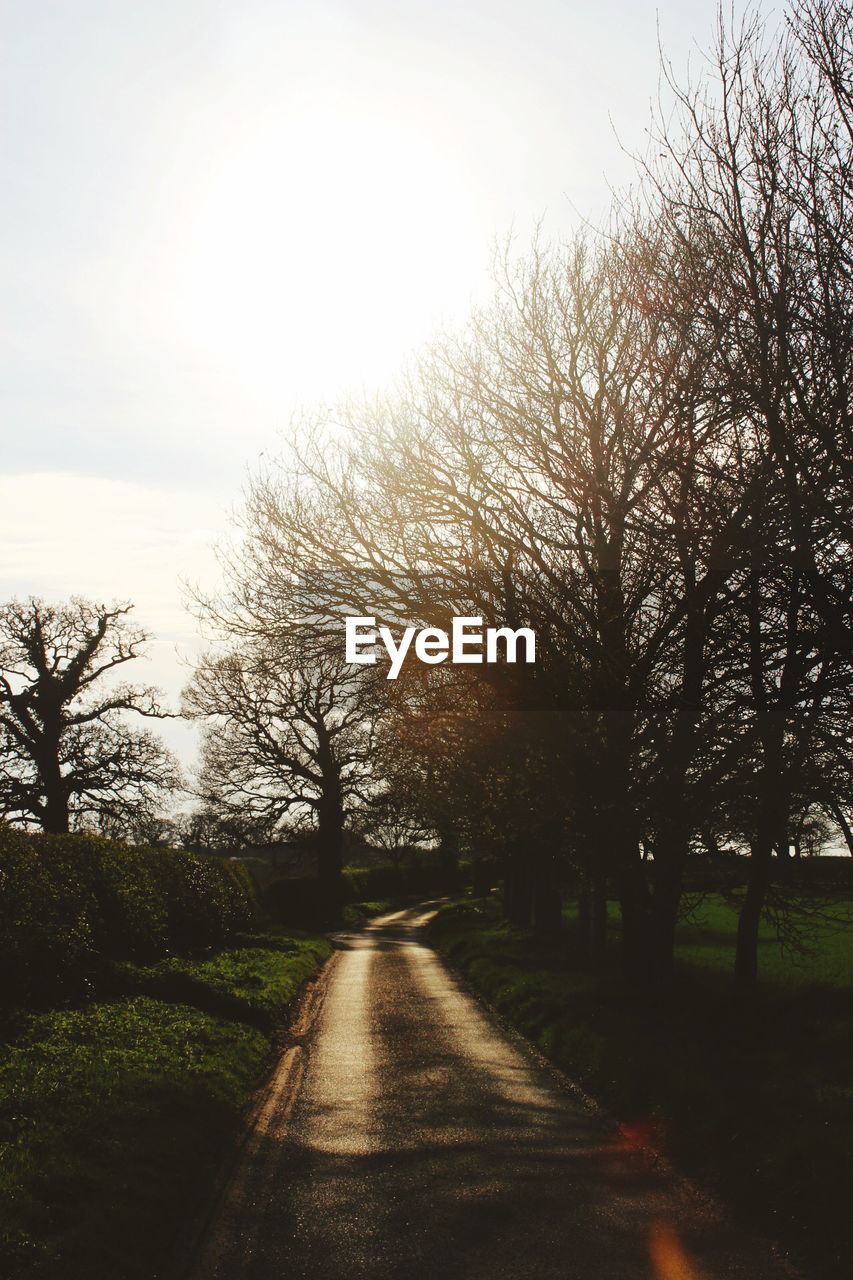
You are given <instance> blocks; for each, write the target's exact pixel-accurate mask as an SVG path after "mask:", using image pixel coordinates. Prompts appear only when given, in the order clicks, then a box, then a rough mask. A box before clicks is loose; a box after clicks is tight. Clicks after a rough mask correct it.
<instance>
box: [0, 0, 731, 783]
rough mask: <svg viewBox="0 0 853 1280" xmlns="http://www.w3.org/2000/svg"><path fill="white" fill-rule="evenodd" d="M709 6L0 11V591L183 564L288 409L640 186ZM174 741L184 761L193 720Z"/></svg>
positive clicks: (117, 592)
mask: <svg viewBox="0 0 853 1280" xmlns="http://www.w3.org/2000/svg"><path fill="white" fill-rule="evenodd" d="M713 17H714V0H659V3H657V4H655V3H654V0H596V3H594V4H592V3H586V4H580V3H572V2H571V0H526V2H525V3H523V4H522V3H519V2H518V0H516V2H515V3H508V0H469V2H468V3H460V0H455V3H453V4H451V3H447V2H446V0H430V2H429V3H426V2H424V0H402V2H401V0H396V2H394V3H392V2H391V0H340V2H339V3H337V4H328V3H322V2H317V0H146V3H144V4H134V3H130V2H129V0H125V2H124V3H121V4H119V3H116V2H115V0H74V3H73V4H71V3H69V0H0V182H1V183H2V187H1V188H0V281H2V283H1V284H0V424H1V427H0V429H2V441H3V461H2V470H3V475H2V476H0V599H7V598H8V597H9V596H11V595H13V594H15V595H28V594H30V593H33V594H39V595H45V596H48V597H50V598H62V597H65V596H68V595H70V594H84V595H89V596H94V597H98V598H106V599H112V598H115V597H121V598H130V599H132V600H134V601H135V602H136V605H137V610H136V613H137V618H138V620H139V621H140V622H142V623H143V624H145V625H146V626H148V627H149V628H150V629H152V630H154V631H155V632H156V634H157V636H158V641H157V645H156V647H155V652H154V660H153V664H152V667H151V668H150V669H149V670H147V671H143V670H142V669H141V668H140V671H139V676H140V678H145V679H151V678H154V679H156V680H158V681H159V682H160V683H161V685H162V686H163V687H164V688H165V689H166V690H167V691H168V692H169V694H170V695H172V696H173V697H176V696H177V693H178V691H179V690H180V687H181V685H182V684H183V682H184V681H185V679H186V669H185V667H183V666H182V665H181V663H180V661H179V658H178V656H177V654H176V646H177V648H178V649H180V650H181V651H183V652H184V653H185V654H186V653H191V652H192V651H193V650H194V649H196V648H197V646H198V640H197V637H196V635H195V624H194V622H193V621H192V619H191V618H190V617H189V616H188V615H187V613H186V612H185V610H184V608H183V605H182V592H181V588H180V584H179V579H180V578H188V579H191V580H196V579H200V580H202V581H207V582H208V583H210V582H212V581H214V561H213V556H212V552H211V547H212V545H213V544H214V543H215V542H216V540H217V539H218V538H219V537H221V535H222V533H223V532H224V530H225V528H226V525H227V511H228V509H229V508H230V507H232V506H234V505H235V504H238V503H239V499H240V491H241V485H242V482H243V478H244V476H245V474H246V469H247V467H249V468H251V466H252V465H253V461H254V460H255V459H257V457H258V455H259V453H260V452H261V450H265V449H267V450H268V449H273V450H274V449H275V447H276V442H275V433H276V431H277V430H280V429H281V428H283V427H285V426H286V424H287V422H288V420H289V418H290V416H291V414H292V413H293V412H294V411H295V410H297V409H298V408H299V407H300V406H303V405H304V406H309V407H310V406H311V405H312V404H315V403H317V402H318V401H321V400H328V399H331V398H334V397H335V396H336V395H338V394H340V393H341V392H343V391H346V390H347V389H357V388H360V387H362V386H372V385H376V384H378V383H381V382H382V381H383V380H387V379H389V378H391V377H392V376H393V374H394V371H395V369H396V368H397V367H398V366H399V365H400V364H401V362H402V361H403V360H404V359H405V357H406V355H407V353H408V352H409V351H410V350H412V348H414V347H416V346H417V345H418V344H419V343H421V342H422V341H424V340H425V339H426V338H428V336H429V335H430V333H431V332H432V331H434V329H435V328H436V327H437V326H438V325H439V324H441V323H445V324H453V323H455V322H457V321H459V320H460V319H461V318H462V317H463V316H464V314H465V312H466V310H467V308H468V306H469V304H470V302H471V300H472V299H473V298H476V297H477V296H478V295H481V294H482V292H483V289H484V287H485V281H486V271H487V267H488V263H489V259H490V254H491V247H492V245H493V243H494V241H495V239H496V238H502V237H504V236H505V235H506V234H507V233H508V232H509V230H510V229H511V228H514V229H515V232H516V235H517V238H518V241H519V243H521V244H523V243H524V242H525V240H526V239H527V238H529V235H530V232H531V229H532V227H533V225H534V224H535V222H536V221H537V220H538V219H540V218H542V217H543V216H544V218H545V225H546V229H547V231H548V232H550V233H551V234H559V233H560V231H562V230H566V229H567V228H569V227H570V226H571V225H572V224H573V223H575V222H577V220H578V219H579V217H580V216H581V215H585V216H589V217H592V218H595V217H597V216H598V215H599V214H600V213H601V212H602V210H603V209H604V208H605V207H606V204H607V200H608V182H609V183H611V184H612V185H614V186H617V187H619V186H622V185H624V184H625V183H626V182H628V181H629V180H630V175H631V164H630V161H629V160H628V159H627V158H626V156H625V155H624V153H623V151H622V150H621V149H620V143H619V141H617V138H616V136H615V134H614V129H615V130H616V131H617V132H618V135H619V137H620V138H621V140H622V143H623V144H624V145H625V146H627V147H629V148H639V147H642V145H643V136H644V128H645V126H646V124H647V122H648V116H649V108H650V102H651V99H652V98H653V97H654V96H655V94H656V92H657V82H658V72H657V63H658V48H657V41H658V24H659V27H660V33H661V39H662V42H663V44H664V47H665V49H666V52H667V54H668V55H669V57H670V59H671V60H672V61H673V63H674V65H675V66H676V67H677V68H680V69H682V68H685V67H686V65H687V59H688V56H690V55H691V50H692V58H693V60H694V62H695V60H696V58H697V54H696V49H695V43H696V42H697V41H698V42H699V43H700V44H705V43H707V39H708V36H709V33H710V31H711V27H712V24H713ZM164 732H165V733H166V736H167V737H168V738H169V740H170V741H171V743H172V744H173V745H175V746H176V747H177V748H178V749H179V751H180V753H181V754H182V756H183V757H184V759H190V758H191V757H192V754H193V742H194V731H193V730H192V729H191V728H188V727H186V726H180V725H178V724H168V725H167V726H166V727H165V729H164Z"/></svg>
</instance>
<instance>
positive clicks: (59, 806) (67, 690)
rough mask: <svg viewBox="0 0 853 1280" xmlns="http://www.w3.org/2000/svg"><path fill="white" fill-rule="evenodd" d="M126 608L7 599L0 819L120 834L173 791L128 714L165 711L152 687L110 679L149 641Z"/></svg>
mask: <svg viewBox="0 0 853 1280" xmlns="http://www.w3.org/2000/svg"><path fill="white" fill-rule="evenodd" d="M131 608H132V606H131V605H129V604H122V605H115V606H113V607H107V606H106V605H103V604H96V603H93V602H91V601H87V600H82V599H76V598H75V599H72V600H71V601H69V602H68V603H67V604H61V605H50V604H46V603H45V602H44V601H43V600H37V599H30V600H27V601H23V602H22V601H17V600H13V601H11V602H10V603H9V604H6V605H4V606H3V607H2V609H0V812H2V814H3V815H4V816H6V817H9V818H12V819H16V820H19V821H23V822H25V823H31V824H37V825H39V826H41V827H43V828H44V830H45V831H54V832H63V831H67V830H68V829H69V826H71V825H74V826H77V827H79V826H85V825H87V824H93V825H95V826H101V827H106V826H110V828H111V829H112V830H123V831H124V830H128V829H129V828H130V827H132V826H133V824H134V823H135V822H137V821H138V820H139V819H140V818H141V817H142V816H144V815H146V814H150V813H151V812H153V810H154V809H155V808H156V807H157V806H158V804H159V803H161V801H162V798H163V796H164V793H167V792H169V791H170V790H174V789H175V788H177V787H178V786H179V785H180V775H179V771H178V768H177V764H176V762H175V760H174V759H173V757H172V756H171V754H170V753H169V752H168V751H167V750H166V748H165V747H164V746H163V744H162V742H161V741H160V740H159V739H158V738H157V737H155V736H154V735H153V734H151V733H148V732H145V731H139V730H134V729H132V728H131V727H130V725H129V723H128V719H127V716H128V714H129V713H133V714H135V715H141V716H144V717H154V718H158V719H159V718H162V717H164V716H165V715H167V714H168V713H167V712H165V711H164V710H163V709H162V707H161V704H160V700H159V694H158V691H157V690H156V689H154V688H151V687H147V686H142V685H132V684H128V683H117V682H115V681H113V680H111V679H110V675H111V673H114V672H116V671H117V670H118V669H120V668H122V667H123V666H124V665H125V664H126V663H128V662H131V661H133V660H134V659H135V658H138V657H140V656H141V655H142V654H143V653H144V651H145V645H146V642H147V641H148V640H149V638H150V637H149V636H148V635H147V633H146V632H145V631H143V630H142V629H141V628H140V627H138V626H135V625H134V624H132V623H131V622H129V621H128V614H129V612H130V610H131Z"/></svg>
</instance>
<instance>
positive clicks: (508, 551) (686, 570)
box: [188, 0, 853, 982]
mask: <svg viewBox="0 0 853 1280" xmlns="http://www.w3.org/2000/svg"><path fill="white" fill-rule="evenodd" d="M851 49H853V43H851V14H850V9H849V7H848V6H846V5H839V4H829V3H823V2H822V0H814V2H813V3H812V0H804V2H803V3H800V4H799V5H797V6H795V8H794V9H793V10H792V12H791V13H790V14H789V17H788V21H787V25H786V28H785V30H784V31H783V33H782V34H781V35H779V36H776V35H773V36H768V35H767V33H766V31H765V30H764V28H763V27H762V26H761V24H760V23H759V22H758V20H757V19H755V20H748V21H747V22H746V23H745V25H743V26H741V27H738V28H737V29H732V28H731V27H730V26H727V25H726V23H725V22H723V21H722V19H721V21H720V24H719V29H718V33H717V43H716V48H715V52H714V57H713V59H712V60H711V64H710V69H709V71H708V72H707V73H706V74H705V75H704V76H703V78H702V79H701V81H700V82H699V84H697V85H696V86H694V87H691V88H687V89H681V88H679V86H678V85H677V84H675V83H674V81H672V80H671V79H670V89H671V91H672V95H673V96H674V99H675V102H676V104H677V110H676V112H675V114H674V116H673V115H671V114H670V115H667V118H666V120H665V121H661V122H660V123H659V126H658V128H657V132H656V136H655V137H654V139H653V143H652V146H651V148H650V154H651V155H653V156H654V161H653V163H644V164H643V165H642V181H641V184H640V187H639V194H638V195H637V196H636V197H635V198H634V199H633V200H632V201H631V202H628V203H622V204H620V205H619V206H618V207H617V208H616V209H615V211H614V215H613V220H612V223H611V225H610V226H609V227H608V228H607V229H606V230H605V231H602V232H600V233H596V234H592V233H586V234H584V235H581V236H578V237H576V238H575V239H574V240H573V241H571V242H570V243H569V244H568V245H566V246H563V247H562V248H560V249H552V248H547V247H544V246H542V245H541V244H535V245H534V247H533V249H532V251H531V252H530V254H529V255H527V256H526V257H525V258H524V259H523V260H521V261H518V260H513V259H511V257H510V256H509V255H508V254H507V255H504V257H503V258H502V259H501V260H500V261H499V263H498V270H497V275H496V283H497V289H496V294H495V298H494V301H493V303H492V305H491V306H489V307H487V308H485V309H484V310H482V311H480V312H479V313H478V314H476V315H475V316H474V318H473V320H472V322H471V324H470V326H469V327H468V329H467V330H466V332H465V333H464V334H463V335H462V336H461V337H458V338H453V339H450V340H447V341H444V342H442V343H439V344H437V345H436V346H435V347H433V348H432V349H431V350H430V351H429V352H428V353H427V354H426V355H425V356H424V357H423V358H422V360H421V361H420V362H419V364H418V365H417V367H416V368H415V369H414V370H413V371H412V373H411V374H410V376H409V378H408V380H407V381H406V382H405V383H404V385H403V386H402V387H401V388H400V389H399V390H398V391H397V392H395V394H394V395H393V396H390V397H387V398H381V399H377V400H376V401H373V402H371V403H367V404H364V403H359V404H355V405H350V406H347V407H345V408H344V409H342V410H341V411H339V412H337V413H336V414H335V415H334V416H333V417H324V418H322V419H319V420H316V421H313V422H310V423H300V424H299V425H298V428H297V429H296V431H295V432H294V441H295V443H294V445H293V447H292V449H291V450H290V451H289V452H288V454H287V455H286V456H285V457H284V458H283V459H282V460H281V461H280V463H278V464H277V465H276V466H274V467H271V468H269V469H268V470H267V471H266V472H265V473H264V474H262V475H259V476H258V477H257V478H256V479H255V481H254V484H253V486H252V489H251V492H250V494H249V498H248V503H247V507H246V512H245V520H244V525H243V528H242V530H241V531H240V537H239V538H238V539H237V540H236V542H235V549H234V550H233V552H232V553H231V555H230V556H229V557H228V558H227V559H226V573H227V578H228V584H229V585H228V590H227V591H226V592H225V593H224V595H223V596H222V597H221V598H219V599H218V600H216V601H205V602H201V603H202V609H203V612H204V613H205V614H206V616H207V617H208V619H209V620H213V621H215V622H216V623H218V624H219V626H220V627H221V630H222V633H223V636H224V638H225V639H226V640H228V641H229V642H230V644H231V646H232V647H231V650H230V652H229V653H228V655H227V656H226V657H221V656H220V657H218V658H215V659H211V660H210V662H209V663H207V664H205V665H204V666H203V667H202V668H201V669H200V670H199V672H198V673H197V676H196V679H195V682H194V684H193V687H192V689H191V690H190V694H189V700H188V706H189V709H190V711H191V712H193V713H194V714H205V715H209V714H212V713H216V714H218V715H219V716H220V717H221V719H220V721H219V728H218V729H217V730H216V731H215V732H214V734H213V736H212V737H211V739H210V745H209V749H208V754H207V765H208V768H209V771H210V775H211V781H212V783H213V785H214V786H216V787H218V788H222V787H226V788H227V787H231V788H233V789H234V796H235V799H236V798H239V801H240V803H245V802H247V801H248V802H249V803H251V804H255V805H260V806H264V805H269V806H272V807H273V808H274V809H277V811H279V812H283V811H285V810H287V809H288V808H290V807H293V806H296V807H299V806H300V805H305V804H308V805H310V806H311V807H312V808H313V809H314V811H315V812H316V814H317V820H318V825H319V827H320V830H321V831H322V832H324V833H325V835H324V846H325V848H326V849H327V857H328V868H329V871H328V874H329V876H330V877H332V878H333V876H334V869H335V866H336V863H337V859H338V857H339V855H338V853H337V852H336V849H338V848H339V840H340V832H341V829H342V825H343V820H344V819H343V815H344V814H345V813H346V812H347V810H348V808H349V809H353V808H364V806H365V805H367V806H368V808H369V807H370V804H371V803H373V802H376V800H377V798H378V797H380V796H385V797H392V796H396V797H398V799H399V800H401V801H402V802H403V803H404V805H406V806H408V807H409V808H410V809H413V810H414V813H415V816H414V821H415V824H416V825H417V824H418V822H420V824H421V825H422V826H423V827H424V828H427V829H430V830H432V831H433V832H434V833H440V835H441V838H442V839H443V841H444V842H446V843H449V844H450V845H453V843H454V842H455V843H457V844H458V843H460V842H461V843H464V844H466V845H467V846H468V847H469V848H470V849H471V850H472V851H477V852H483V851H484V850H489V851H491V852H492V853H493V854H494V855H495V856H496V857H498V858H499V859H500V862H501V865H502V869H503V874H504V882H505V886H506V909H507V913H508V914H509V915H510V916H511V918H513V919H515V920H518V921H520V922H523V923H525V924H532V925H533V926H535V927H541V928H549V927H553V924H554V921H555V916H556V913H557V909H558V903H559V891H560V889H561V887H563V886H564V885H565V884H566V883H567V881H568V879H569V878H570V876H575V877H580V880H581V882H582V886H583V902H584V912H583V919H584V921H585V927H586V928H587V930H588V945H589V948H590V950H591V951H592V952H595V951H596V950H597V949H599V948H600V946H601V936H602V925H603V920H604V904H605V897H606V894H607V892H608V891H609V890H611V891H612V890H615V892H616V893H617V895H618V897H619V901H620V904H621V911H622V921H623V938H624V954H625V964H626V969H627V971H629V972H631V973H632V974H635V975H637V974H639V975H643V974H644V975H646V976H648V977H650V978H654V977H655V976H661V975H665V974H666V973H668V971H669V970H670V968H671V965H672V956H673V940H674V930H675V924H676V919H677V915H678V911H679V904H680V901H681V896H682V890H683V885H684V876H685V870H686V867H687V866H688V863H689V860H690V859H691V857H693V856H694V855H696V854H697V853H699V852H700V851H704V852H705V853H708V852H711V853H714V852H717V851H719V850H720V849H721V848H722V847H730V848H732V847H733V848H735V849H737V850H740V851H742V852H743V853H747V852H748V853H749V863H748V876H747V880H748V883H747V887H746V892H745V895H744V898H743V902H742V907H741V914H740V931H739V938H738V947H737V962H736V963H737V971H738V974H739V976H740V977H741V979H742V980H743V981H744V982H750V981H752V980H754V978H755V974H756V965H757V935H758V924H759V920H760V917H761V913H762V911H763V909H764V908H765V907H766V905H767V904H768V895H769V894H771V892H772V887H773V881H774V879H778V876H777V871H778V870H779V868H780V866H781V865H782V864H783V863H784V862H785V860H786V859H787V856H788V853H789V849H790V846H791V844H792V842H794V843H795V842H796V840H797V832H798V831H802V830H805V829H807V828H808V827H809V826H811V827H812V828H814V826H815V824H816V822H820V821H822V820H823V817H824V816H825V817H826V819H828V820H830V821H831V822H832V823H833V825H834V826H835V827H836V828H838V829H840V831H841V832H843V834H844V837H845V838H847V839H848V841H849V840H850V824H849V819H848V817H847V814H848V813H849V804H850V800H851V791H850V778H849V770H848V754H847V740H846V732H845V726H846V724H847V723H848V722H849V720H848V716H849V709H850V708H849V695H850V680H849V677H850V667H849V658H850V652H849V629H848V624H849V616H848V610H849V598H850V585H851V584H850V556H849V552H850V508H849V493H850V479H851V476H850V458H851V448H850V445H851V409H850V398H849V388H850V382H851V350H853V347H851V317H853V308H851V297H850V289H851V272H850V265H851V264H850V260H849V255H850V237H849V234H848V231H849V218H848V201H849V198H850V157H851V126H853V114H851V86H853V77H851ZM348 613H351V614H358V615H363V614H365V613H369V614H375V615H376V616H377V617H378V619H379V621H380V622H382V623H384V624H386V625H388V626H390V627H394V626H400V625H406V624H410V623H419V624H421V625H432V626H439V627H444V628H445V629H446V628H448V627H449V624H450V619H451V618H452V617H453V616H454V615H475V616H479V617H481V618H483V620H484V622H485V624H486V625H495V626H501V625H510V626H513V627H516V626H519V625H527V626H532V627H533V628H534V629H535V631H536V633H537V637H538V660H537V663H536V665H535V667H527V666H523V665H522V666H508V665H506V664H504V665H499V666H494V667H461V668H449V667H445V666H437V667H431V668H424V667H421V666H420V665H419V664H414V665H413V666H412V665H410V666H409V667H408V668H407V669H406V670H405V672H404V675H403V677H402V678H401V679H400V680H399V681H397V682H395V683H394V684H393V685H391V684H390V683H389V682H384V687H383V682H381V681H379V682H377V680H376V678H375V676H376V669H375V668H369V669H366V670H367V671H368V673H369V674H367V675H365V674H364V670H363V669H354V668H344V667H342V665H341V662H340V655H341V652H342V648H343V617H344V615H346V614H348ZM380 675H381V672H380ZM237 762H239V763H237ZM371 797H372V800H371Z"/></svg>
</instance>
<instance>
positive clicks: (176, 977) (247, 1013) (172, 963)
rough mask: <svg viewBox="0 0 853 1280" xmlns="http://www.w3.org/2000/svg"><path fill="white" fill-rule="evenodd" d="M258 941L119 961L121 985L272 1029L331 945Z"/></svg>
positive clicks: (293, 939) (315, 941) (287, 939)
mask: <svg viewBox="0 0 853 1280" xmlns="http://www.w3.org/2000/svg"><path fill="white" fill-rule="evenodd" d="M257 942H258V945H252V946H243V947H236V948H229V949H228V950H227V951H220V952H217V953H216V954H215V955H212V956H210V957H207V958H205V959H202V960H188V959H186V958H184V957H180V956H175V957H172V958H170V959H169V960H161V961H160V963H159V964H155V965H149V966H145V967H141V966H137V965H130V964H125V965H121V966H117V970H116V972H117V977H118V985H119V986H120V987H121V988H123V989H124V990H125V991H127V992H128V993H131V994H144V995H150V996H154V997H155V998H157V999H159V1000H169V1001H177V1002H179V1003H184V1004H190V1005H194V1006H195V1007H196V1008H199V1009H204V1010H205V1011H206V1012H208V1013H213V1014H218V1015H219V1016H220V1017H223V1018H232V1019H235V1020H237V1021H241V1022H249V1023H251V1024H252V1025H253V1026H257V1027H260V1028H261V1030H264V1031H268V1030H270V1029H271V1028H272V1027H274V1026H275V1025H276V1023H278V1022H280V1020H281V1018H282V1015H283V1013H284V1011H285V1010H286V1008H287V1006H288V1005H289V1004H290V1002H291V1001H292V1000H293V998H294V996H295V995H296V993H297V991H298V990H299V988H300V987H301V986H302V984H303V982H305V981H306V980H307V979H308V978H310V976H311V974H312V973H313V972H314V971H315V969H316V968H317V967H318V965H320V964H321V963H322V962H323V961H324V960H325V959H326V957H327V956H328V955H329V951H330V947H329V943H328V942H327V941H326V939H325V938H316V937H305V938H297V937H292V936H291V937H281V936H275V935H259V938H258V939H257Z"/></svg>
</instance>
